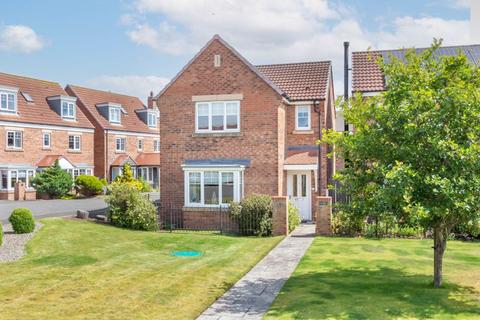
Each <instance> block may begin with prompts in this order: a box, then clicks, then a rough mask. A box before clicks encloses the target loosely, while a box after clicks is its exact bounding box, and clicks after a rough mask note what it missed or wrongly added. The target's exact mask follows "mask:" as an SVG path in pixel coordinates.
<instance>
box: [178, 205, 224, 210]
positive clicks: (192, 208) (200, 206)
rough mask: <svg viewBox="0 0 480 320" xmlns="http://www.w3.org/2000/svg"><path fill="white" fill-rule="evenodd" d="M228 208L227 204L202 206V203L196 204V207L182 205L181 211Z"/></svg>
mask: <svg viewBox="0 0 480 320" xmlns="http://www.w3.org/2000/svg"><path fill="white" fill-rule="evenodd" d="M228 210H230V208H229V207H228V206H222V207H220V206H211V207H208V206H202V205H198V206H197V207H193V206H184V207H183V211H202V212H204V211H214V212H217V211H228Z"/></svg>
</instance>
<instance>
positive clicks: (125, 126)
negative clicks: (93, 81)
mask: <svg viewBox="0 0 480 320" xmlns="http://www.w3.org/2000/svg"><path fill="white" fill-rule="evenodd" d="M66 90H67V91H69V92H71V93H72V94H73V95H75V96H76V97H77V98H78V99H79V100H80V102H81V103H83V105H84V106H85V107H86V108H87V109H88V110H89V111H90V113H91V114H92V116H93V117H95V119H96V120H97V121H98V122H99V124H100V125H101V126H102V127H103V128H106V129H112V130H119V131H134V132H142V133H159V131H158V129H152V128H150V127H149V126H148V125H147V124H146V123H145V122H144V121H143V120H142V119H141V118H140V116H139V115H138V113H137V112H136V111H138V110H142V109H146V108H147V107H146V106H145V105H144V103H143V102H142V101H140V99H138V98H137V97H132V96H127V95H123V94H120V93H114V92H107V91H100V90H96V89H90V88H84V87H79V86H74V85H68V86H67V88H66ZM106 102H113V103H117V104H121V105H122V107H123V109H124V110H125V111H126V114H124V113H122V115H121V124H120V125H114V124H111V123H110V122H109V121H108V119H106V118H105V117H104V116H103V115H102V114H101V113H100V111H99V110H98V108H97V106H96V105H97V104H101V103H106Z"/></svg>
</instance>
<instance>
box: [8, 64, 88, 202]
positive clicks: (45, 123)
mask: <svg viewBox="0 0 480 320" xmlns="http://www.w3.org/2000/svg"><path fill="white" fill-rule="evenodd" d="M0 127H1V129H0V144H1V145H2V147H1V149H2V152H0V176H1V179H0V199H6V200H33V199H35V198H36V192H35V190H34V188H33V187H32V185H31V179H32V177H34V176H35V174H36V173H37V172H39V171H41V170H43V169H44V168H46V167H49V166H51V165H52V164H53V163H54V162H55V160H57V159H58V160H59V163H60V166H61V167H62V168H63V169H64V170H67V171H68V172H70V174H71V175H72V177H73V178H75V177H77V176H78V175H80V174H90V175H91V174H93V170H94V159H93V138H94V127H93V125H92V124H91V123H90V121H89V120H88V119H87V117H86V116H85V115H84V113H83V112H82V110H81V109H80V108H78V105H77V98H75V97H72V96H70V95H68V94H67V93H66V92H65V90H64V89H63V88H62V87H61V86H60V85H59V84H58V83H56V82H51V81H45V80H39V79H33V78H28V77H22V76H17V75H12V74H6V73H0ZM17 182H21V183H17ZM20 187H21V188H22V190H19V188H20Z"/></svg>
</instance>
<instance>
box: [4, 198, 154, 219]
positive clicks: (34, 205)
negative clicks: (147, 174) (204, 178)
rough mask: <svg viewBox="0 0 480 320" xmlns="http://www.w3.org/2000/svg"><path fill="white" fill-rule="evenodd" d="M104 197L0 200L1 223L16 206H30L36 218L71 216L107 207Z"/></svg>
mask: <svg viewBox="0 0 480 320" xmlns="http://www.w3.org/2000/svg"><path fill="white" fill-rule="evenodd" d="M149 196H150V199H152V200H154V201H156V200H158V199H159V198H160V194H159V193H158V192H152V193H150V194H149ZM106 207H107V204H106V203H105V201H103V198H101V197H98V198H90V199H79V200H35V201H7V200H0V223H2V224H4V223H7V222H8V217H10V213H11V212H12V210H13V209H15V208H29V209H30V210H32V213H33V216H34V217H35V218H36V219H40V218H45V217H61V216H69V215H74V214H76V213H77V210H79V209H80V210H86V211H92V210H99V209H103V208H106Z"/></svg>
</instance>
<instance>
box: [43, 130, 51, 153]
mask: <svg viewBox="0 0 480 320" xmlns="http://www.w3.org/2000/svg"><path fill="white" fill-rule="evenodd" d="M42 140H43V149H50V147H51V146H52V135H51V133H50V132H44V133H43V139H42Z"/></svg>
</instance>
